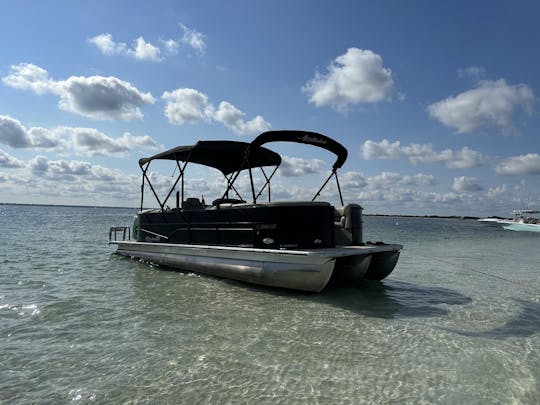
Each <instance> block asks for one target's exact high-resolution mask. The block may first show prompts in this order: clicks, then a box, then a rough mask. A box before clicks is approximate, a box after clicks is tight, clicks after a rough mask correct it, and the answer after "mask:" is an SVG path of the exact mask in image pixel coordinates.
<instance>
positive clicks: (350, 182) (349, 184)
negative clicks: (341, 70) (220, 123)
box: [340, 172, 367, 189]
mask: <svg viewBox="0 0 540 405" xmlns="http://www.w3.org/2000/svg"><path fill="white" fill-rule="evenodd" d="M340 183H341V187H342V188H343V189H356V188H363V187H365V186H366V185H367V181H366V178H365V177H364V175H363V174H362V173H359V172H345V173H343V174H342V175H341V176H340Z"/></svg>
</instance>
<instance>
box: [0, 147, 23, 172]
mask: <svg viewBox="0 0 540 405" xmlns="http://www.w3.org/2000/svg"><path fill="white" fill-rule="evenodd" d="M0 167H7V168H18V167H24V162H23V161H22V160H19V159H17V158H16V157H13V156H11V155H9V154H7V153H6V152H4V151H3V150H2V149H0Z"/></svg>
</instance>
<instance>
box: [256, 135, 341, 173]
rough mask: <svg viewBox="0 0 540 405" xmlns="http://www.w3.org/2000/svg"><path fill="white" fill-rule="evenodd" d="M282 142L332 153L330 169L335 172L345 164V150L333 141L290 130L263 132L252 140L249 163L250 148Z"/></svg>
mask: <svg viewBox="0 0 540 405" xmlns="http://www.w3.org/2000/svg"><path fill="white" fill-rule="evenodd" d="M283 141H284V142H298V143H306V144H309V145H313V146H318V147H319V148H323V149H326V150H328V151H330V152H333V153H334V154H336V156H337V159H336V161H335V162H334V165H333V166H332V169H333V170H334V171H336V170H337V169H339V168H340V167H341V166H343V163H345V160H347V149H346V148H345V147H344V146H343V145H342V144H340V143H339V142H337V141H334V140H333V139H331V138H329V137H327V136H325V135H322V134H318V133H317V132H308V131H290V130H284V131H268V132H263V133H262V134H260V135H259V136H258V137H257V138H255V139H254V140H253V142H251V146H250V157H249V160H250V161H251V159H252V157H251V148H254V149H256V148H257V147H260V146H261V145H263V144H265V143H268V142H283ZM253 158H255V157H253Z"/></svg>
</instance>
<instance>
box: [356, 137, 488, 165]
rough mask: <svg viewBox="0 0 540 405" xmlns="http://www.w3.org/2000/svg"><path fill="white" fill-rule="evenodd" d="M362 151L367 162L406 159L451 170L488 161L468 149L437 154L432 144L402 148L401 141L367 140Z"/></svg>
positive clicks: (410, 145) (411, 145)
mask: <svg viewBox="0 0 540 405" xmlns="http://www.w3.org/2000/svg"><path fill="white" fill-rule="evenodd" d="M361 151H362V156H363V158H364V159H366V160H374V159H399V158H406V159H408V160H409V161H410V162H411V163H413V164H417V163H435V162H441V163H444V164H445V165H446V167H448V168H450V169H470V168H472V167H478V166H481V165H482V164H483V163H484V161H485V160H486V158H485V156H484V155H482V154H481V153H480V152H477V151H474V150H472V149H470V148H468V147H463V148H462V149H461V150H458V151H453V150H451V149H444V150H442V151H440V152H436V151H434V150H433V146H432V145H430V144H415V143H413V144H409V145H407V146H402V145H401V143H400V141H395V142H390V141H388V140H386V139H383V140H382V141H380V142H375V141H372V140H367V141H365V142H364V143H363V145H362V147H361Z"/></svg>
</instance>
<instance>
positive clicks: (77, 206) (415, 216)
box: [0, 202, 506, 220]
mask: <svg viewBox="0 0 540 405" xmlns="http://www.w3.org/2000/svg"><path fill="white" fill-rule="evenodd" d="M0 205H21V206H37V207H76V208H114V209H133V210H138V209H139V208H138V207H118V206H108V205H69V204H30V203H6V202H0ZM364 216H366V217H392V218H431V219H475V220H477V219H480V218H484V217H477V216H470V215H407V214H364ZM490 218H498V219H506V218H504V217H499V216H496V215H493V216H491V217H490Z"/></svg>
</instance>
